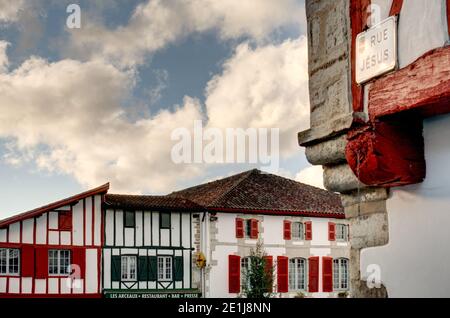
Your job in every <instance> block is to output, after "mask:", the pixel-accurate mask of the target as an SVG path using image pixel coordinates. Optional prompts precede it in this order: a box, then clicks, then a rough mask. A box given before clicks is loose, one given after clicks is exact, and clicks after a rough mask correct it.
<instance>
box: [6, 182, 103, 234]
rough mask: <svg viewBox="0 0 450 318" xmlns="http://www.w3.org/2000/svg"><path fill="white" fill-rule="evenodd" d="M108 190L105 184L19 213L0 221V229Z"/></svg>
mask: <svg viewBox="0 0 450 318" xmlns="http://www.w3.org/2000/svg"><path fill="white" fill-rule="evenodd" d="M108 189H109V183H106V184H104V185H102V186H100V187H98V188H95V189H92V190H89V191H86V192H83V193H79V194H77V195H74V196H71V197H68V198H66V199H62V200H59V201H56V202H53V203H50V204H47V205H44V206H42V207H40V208H37V209H33V210H31V211H28V212H24V213H21V214H17V215H14V216H12V217H9V218H7V219H4V220H1V221H0V228H2V227H5V226H7V225H9V224H11V223H14V222H17V221H20V220H24V219H28V218H31V217H34V216H38V215H41V214H43V213H45V212H48V211H52V210H56V209H59V208H62V207H64V206H66V205H72V204H74V203H76V202H78V201H80V200H82V199H84V198H87V197H90V196H93V195H98V194H105V193H106V192H108Z"/></svg>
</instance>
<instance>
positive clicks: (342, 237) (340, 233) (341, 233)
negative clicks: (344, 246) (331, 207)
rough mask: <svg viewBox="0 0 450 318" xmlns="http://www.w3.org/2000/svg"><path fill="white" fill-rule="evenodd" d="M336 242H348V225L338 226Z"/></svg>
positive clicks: (340, 224)
mask: <svg viewBox="0 0 450 318" xmlns="http://www.w3.org/2000/svg"><path fill="white" fill-rule="evenodd" d="M335 231H336V241H339V242H347V241H348V225H347V224H342V223H338V224H336V229H335Z"/></svg>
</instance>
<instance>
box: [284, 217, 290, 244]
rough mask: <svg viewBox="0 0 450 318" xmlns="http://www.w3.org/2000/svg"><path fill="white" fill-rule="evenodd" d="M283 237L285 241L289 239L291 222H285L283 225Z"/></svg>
mask: <svg viewBox="0 0 450 318" xmlns="http://www.w3.org/2000/svg"><path fill="white" fill-rule="evenodd" d="M283 237H284V239H285V240H290V239H291V221H288V220H285V221H284V224H283Z"/></svg>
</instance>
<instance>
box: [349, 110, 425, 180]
mask: <svg viewBox="0 0 450 318" xmlns="http://www.w3.org/2000/svg"><path fill="white" fill-rule="evenodd" d="M346 159H347V162H348V164H349V166H350V168H351V169H352V171H353V172H354V173H355V175H356V176H357V177H358V179H359V180H360V181H361V182H362V183H364V184H366V185H369V186H381V187H394V186H401V185H407V184H414V183H419V182H422V181H423V180H424V178H425V167H426V165H425V158H424V143H423V137H422V120H421V119H420V118H414V117H409V118H407V117H404V118H401V120H399V119H397V118H394V119H390V120H387V121H375V122H373V123H368V124H364V125H361V126H358V127H354V128H353V129H352V131H351V132H350V133H349V134H348V144H347V147H346Z"/></svg>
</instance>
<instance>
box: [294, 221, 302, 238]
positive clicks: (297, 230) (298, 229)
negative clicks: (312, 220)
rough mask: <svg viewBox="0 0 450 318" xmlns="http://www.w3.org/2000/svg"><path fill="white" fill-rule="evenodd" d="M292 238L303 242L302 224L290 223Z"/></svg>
mask: <svg viewBox="0 0 450 318" xmlns="http://www.w3.org/2000/svg"><path fill="white" fill-rule="evenodd" d="M292 238H293V239H295V240H304V239H305V231H304V229H303V223H302V222H293V223H292Z"/></svg>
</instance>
